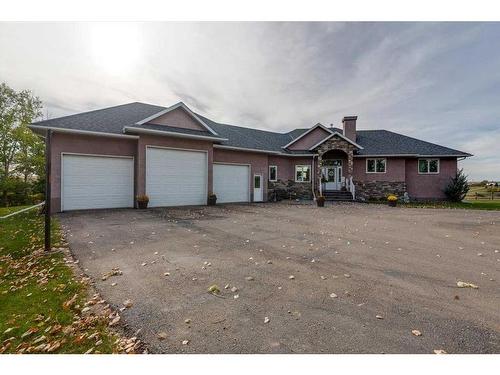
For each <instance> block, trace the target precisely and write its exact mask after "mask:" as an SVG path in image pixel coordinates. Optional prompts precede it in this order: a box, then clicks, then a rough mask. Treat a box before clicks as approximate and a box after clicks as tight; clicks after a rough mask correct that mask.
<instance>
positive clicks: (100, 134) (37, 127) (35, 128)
mask: <svg viewBox="0 0 500 375" xmlns="http://www.w3.org/2000/svg"><path fill="white" fill-rule="evenodd" d="M28 128H30V129H31V130H33V131H34V132H35V133H37V134H40V135H44V134H43V133H42V131H43V132H46V131H47V130H49V129H50V130H52V131H54V132H57V133H67V134H78V135H90V136H96V137H108V138H128V139H138V138H139V136H137V135H130V134H118V133H106V132H96V131H91V130H79V129H68V128H58V127H54V126H40V125H28Z"/></svg>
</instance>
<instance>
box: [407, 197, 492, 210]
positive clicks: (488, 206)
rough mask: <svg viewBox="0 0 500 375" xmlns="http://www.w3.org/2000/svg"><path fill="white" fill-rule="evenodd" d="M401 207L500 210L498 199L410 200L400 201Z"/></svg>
mask: <svg viewBox="0 0 500 375" xmlns="http://www.w3.org/2000/svg"><path fill="white" fill-rule="evenodd" d="M400 206H401V207H422V208H458V209H471V210H500V200H499V199H496V200H471V201H463V202H460V203H455V202H412V203H407V204H404V203H401V204H400Z"/></svg>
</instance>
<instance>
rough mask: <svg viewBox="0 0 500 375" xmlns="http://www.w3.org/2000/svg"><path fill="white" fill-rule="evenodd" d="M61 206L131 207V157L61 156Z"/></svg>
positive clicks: (78, 208)
mask: <svg viewBox="0 0 500 375" xmlns="http://www.w3.org/2000/svg"><path fill="white" fill-rule="evenodd" d="M61 175H62V183H61V196H62V200H61V204H62V207H61V210H62V211H68V210H84V209H92V208H118V207H133V205H134V159H133V158H126V157H105V156H90V155H68V154H66V155H64V154H63V156H62V171H61Z"/></svg>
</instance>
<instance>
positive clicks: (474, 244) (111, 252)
mask: <svg viewBox="0 0 500 375" xmlns="http://www.w3.org/2000/svg"><path fill="white" fill-rule="evenodd" d="M60 219H61V221H62V224H63V227H64V229H65V230H66V231H67V240H68V242H69V244H70V247H71V250H72V252H73V254H74V256H75V257H76V258H77V259H78V260H79V261H80V266H81V267H82V268H83V269H84V270H85V271H86V273H87V274H89V275H90V276H91V277H92V278H93V279H94V280H95V282H96V287H97V289H98V290H99V291H100V292H101V293H102V295H103V297H104V298H105V299H107V300H108V301H109V302H110V303H111V304H113V305H115V306H117V307H120V306H122V303H123V301H125V300H127V299H130V300H132V301H133V306H132V307H131V308H128V309H126V310H125V311H123V312H122V313H121V315H122V321H124V323H125V324H126V325H127V327H128V329H130V332H136V331H138V330H140V331H139V334H138V336H139V338H140V339H141V340H143V341H145V342H146V343H147V344H148V347H149V350H150V351H151V352H164V353H181V352H187V353H433V351H434V350H436V349H442V350H445V351H446V352H448V353H500V288H499V280H500V272H499V271H500V253H499V250H500V212H495V211H472V210H448V209H415V208H389V207H386V206H381V205H366V204H337V205H334V206H329V207H325V208H317V207H315V206H313V205H296V204H290V203H279V204H252V205H228V206H216V207H195V208H175V209H154V210H153V209H150V210H146V211H140V210H109V211H93V212H74V213H64V214H61V215H60ZM114 267H118V268H119V269H120V270H121V271H122V272H123V275H121V276H112V277H110V278H108V279H107V280H105V281H103V280H101V278H102V276H103V275H104V274H106V273H107V272H109V271H111V269H112V268H114ZM457 281H465V282H471V283H474V284H476V285H478V286H479V289H472V288H458V287H457ZM115 283H116V284H115ZM214 284H215V285H217V286H218V287H219V288H220V290H221V292H220V295H218V296H214V295H212V294H209V293H208V292H207V289H208V288H209V287H210V286H211V285H214ZM225 286H227V289H226V288H225ZM232 287H235V288H237V291H231V288H232ZM233 290H234V289H233ZM332 293H333V294H332ZM236 296H238V297H237V298H235V297H236ZM266 318H267V319H266ZM267 320H269V321H268V322H267V323H266V321H267ZM412 330H418V331H420V332H421V336H416V335H414V334H412ZM159 334H162V335H163V336H164V338H163V339H160V338H159V337H158V335H159ZM184 340H188V341H189V342H188V343H187V344H186V342H184V344H183V341H184Z"/></svg>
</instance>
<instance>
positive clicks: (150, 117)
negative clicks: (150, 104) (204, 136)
mask: <svg viewBox="0 0 500 375" xmlns="http://www.w3.org/2000/svg"><path fill="white" fill-rule="evenodd" d="M177 108H182V109H183V110H184V111H186V112H187V114H188V115H190V116H191V117H192V118H193V119H194V120H195V121H196V122H198V123H199V124H200V125H201V126H203V127H204V128H205V129H207V130H208V131H209V132H210V133H212V134H213V135H216V136H218V135H219V134H217V133H216V132H215V131H214V130H213V129H212V128H211V127H210V126H208V125H207V123H206V122H205V121H203V120H202V119H201V118H200V117H199V116H198V115H197V114H196V113H194V112H193V111H192V110H191V109H190V108H189V107H188V106H187V105H186V104H184V103H183V102H177V103H175V104H174V105H172V106H170V107H167V108H165V109H163V110H161V111H159V112H157V113H155V114H153V115H151V116H149V117H146V118H144V119H142V120H140V121H137V122H136V123H135V125H139V126H140V125H144V124H146V123H148V122H150V121H152V120H154V119H156V118H158V117H160V116H163V115H164V114H166V113H169V112H172V111H174V110H176V109H177Z"/></svg>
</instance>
